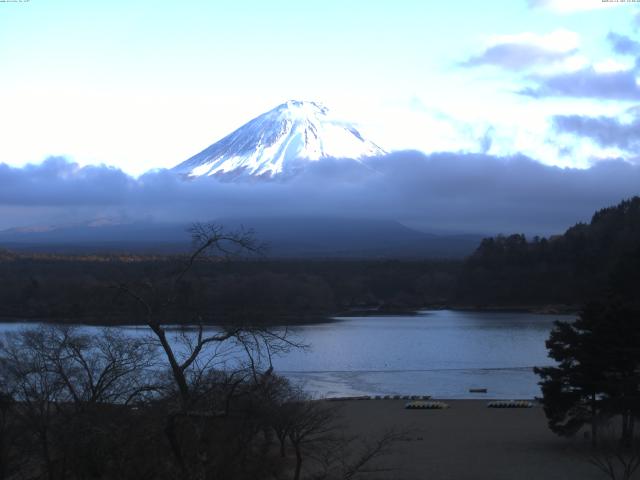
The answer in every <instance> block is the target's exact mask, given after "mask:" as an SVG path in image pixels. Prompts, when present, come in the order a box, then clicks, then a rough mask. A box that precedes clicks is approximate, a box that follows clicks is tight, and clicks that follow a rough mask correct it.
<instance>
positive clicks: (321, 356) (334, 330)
mask: <svg viewBox="0 0 640 480" xmlns="http://www.w3.org/2000/svg"><path fill="white" fill-rule="evenodd" d="M573 318H574V317H573V316H570V315H539V314H530V313H514V312H473V311H457V310H433V311H424V312H419V313H418V314H417V315H410V316H409V315H394V316H367V317H339V318H336V319H335V321H333V322H329V323H321V324H313V325H306V326H301V327H295V329H294V332H295V335H296V336H297V338H298V339H299V340H301V341H303V342H304V343H306V344H308V345H310V349H309V350H308V351H293V352H291V353H289V354H288V355H286V356H284V357H280V358H276V359H274V362H273V363H274V368H275V371H276V372H279V373H281V374H283V375H285V376H286V377H288V378H290V379H291V380H293V381H295V382H298V383H300V384H302V385H303V386H304V388H305V389H306V390H307V391H309V392H310V393H311V394H313V395H315V396H323V397H324V396H329V397H335V396H352V395H431V396H433V397H436V398H500V399H511V398H533V397H535V396H539V395H540V389H539V387H538V385H537V382H538V377H537V376H536V375H535V374H534V373H533V371H532V369H533V367H534V366H544V365H551V364H552V363H553V362H552V360H550V359H549V358H548V357H547V351H546V348H545V344H544V342H545V340H546V339H547V337H548V336H549V332H550V330H551V328H552V327H553V321H554V320H563V321H570V320H572V319H573ZM25 325H26V324H21V323H2V324H0V333H2V332H7V331H12V330H17V329H20V328H23V327H24V326H25ZM97 328H99V327H83V330H87V331H89V332H90V331H94V330H95V329H97ZM125 331H127V332H129V333H131V334H135V335H139V334H144V333H146V328H144V327H133V328H132V327H126V328H125ZM470 388H486V389H487V393H486V394H478V393H470V392H469V389H470Z"/></svg>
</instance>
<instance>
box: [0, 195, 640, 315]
mask: <svg viewBox="0 0 640 480" xmlns="http://www.w3.org/2000/svg"><path fill="white" fill-rule="evenodd" d="M185 235H187V233H186V232H185ZM639 245H640V198H639V197H634V198H632V199H629V200H625V201H623V202H621V203H620V204H618V205H616V206H613V207H608V208H604V209H602V210H599V211H598V212H596V213H595V214H594V215H593V218H592V219H591V222H590V223H588V224H585V223H579V224H576V225H575V226H573V227H571V228H569V229H568V230H567V231H566V232H565V233H564V234H562V235H556V236H551V237H549V238H540V237H534V238H532V239H527V238H526V237H525V236H524V235H522V234H512V235H499V236H496V237H492V238H486V239H484V240H483V241H482V242H481V244H480V245H479V246H478V248H477V249H476V251H475V252H474V253H473V254H472V255H471V256H470V257H468V258H467V259H465V260H463V261H460V260H446V259H434V260H430V259H423V260H392V259H379V260H345V259H340V260H335V259H299V260H291V259H288V260H284V259H276V258H269V257H268V256H255V255H253V256H245V257H232V258H227V259H221V258H219V257H215V258H212V257H203V258H201V259H199V261H198V262H197V264H196V265H194V268H193V275H191V276H190V277H189V278H188V279H187V278H185V279H182V280H181V283H180V285H179V289H178V292H179V293H178V296H179V300H180V301H179V302H177V303H176V304H175V310H174V311H171V312H167V315H169V316H170V320H171V322H173V323H189V322H193V321H194V317H193V314H192V313H193V312H195V311H198V312H203V311H204V312H207V313H206V315H205V317H204V318H201V321H204V322H205V323H219V324H228V323H243V324H245V323H265V322H266V323H270V324H274V323H283V324H284V323H287V324H291V323H298V322H306V321H313V320H316V319H326V318H327V317H328V316H331V315H341V314H352V313H367V312H369V313H393V312H409V311H413V310H417V309H420V308H441V307H459V308H487V309H491V308H515V309H534V310H544V309H548V308H551V309H554V308H555V309H563V310H571V309H575V308H577V306H578V305H581V304H582V303H583V302H584V301H585V299H589V298H591V297H592V296H593V295H595V294H597V293H598V292H603V291H605V290H606V289H608V288H614V287H615V288H616V289H618V290H620V289H623V290H624V289H629V288H633V285H634V284H637V279H638V273H637V272H638V271H640V269H639V268H638V266H639V265H640V247H639ZM182 262H184V257H181V256H157V255H156V256H154V255H147V256H145V255H133V254H124V253H123V254H117V255H116V254H112V255H76V256H73V255H55V254H19V253H15V252H11V251H6V250H5V251H1V252H0V284H1V285H2V289H0V317H2V318H4V319H7V320H9V319H34V320H52V321H56V322H63V323H64V322H69V323H93V324H123V323H140V319H139V318H138V317H139V314H140V312H139V311H138V310H137V309H136V306H135V305H133V304H132V303H131V299H128V298H125V297H123V296H122V295H120V294H119V293H118V288H117V286H118V285H121V284H123V283H124V284H129V283H132V284H138V285H145V284H146V285H154V284H161V283H162V282H164V281H166V279H167V278H170V277H171V275H172V272H175V271H176V270H177V269H179V268H180V267H181V265H182ZM634 282H635V283H634Z"/></svg>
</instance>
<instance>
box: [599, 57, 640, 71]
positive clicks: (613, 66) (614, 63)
mask: <svg viewBox="0 0 640 480" xmlns="http://www.w3.org/2000/svg"><path fill="white" fill-rule="evenodd" d="M632 68H633V62H627V63H622V62H619V61H618V60H614V59H613V58H607V59H606V60H603V61H601V62H597V63H594V64H593V69H594V70H595V71H596V72H598V73H614V72H626V71H629V70H631V69H632Z"/></svg>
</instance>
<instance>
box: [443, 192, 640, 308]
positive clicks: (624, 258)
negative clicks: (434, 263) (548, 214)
mask: <svg viewBox="0 0 640 480" xmlns="http://www.w3.org/2000/svg"><path fill="white" fill-rule="evenodd" d="M639 264H640V197H634V198H632V199H630V200H625V201H623V202H621V203H620V204H618V205H616V206H614V207H609V208H604V209H602V210H600V211H598V212H596V213H595V214H594V215H593V218H592V219H591V222H590V223H589V224H583V223H579V224H577V225H575V226H573V227H571V228H570V229H568V230H567V231H566V232H565V233H564V235H559V236H555V237H550V238H549V239H546V238H537V237H536V238H534V239H533V240H531V241H528V240H527V239H526V238H525V236H524V235H510V236H498V237H495V238H488V239H485V240H483V241H482V243H481V245H480V246H479V247H478V249H477V250H476V252H475V253H474V254H473V255H472V256H471V257H470V258H469V259H468V260H467V261H466V263H465V265H464V268H463V269H462V273H461V276H460V279H459V283H458V290H457V294H456V297H457V299H458V300H459V301H460V302H463V303H469V304H478V305H505V306H508V305H513V306H517V305H541V304H569V305H579V304H582V303H583V302H584V301H586V300H588V299H590V298H593V296H597V295H600V294H602V292H605V291H607V290H611V289H612V288H615V289H629V288H632V287H631V285H633V284H634V280H633V279H634V278H635V279H636V281H635V282H636V283H635V284H636V285H637V275H638V274H637V272H638V268H637V267H638V265H639ZM614 283H615V285H614Z"/></svg>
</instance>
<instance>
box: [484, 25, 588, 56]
mask: <svg viewBox="0 0 640 480" xmlns="http://www.w3.org/2000/svg"><path fill="white" fill-rule="evenodd" d="M488 43H489V45H490V46H495V45H500V44H512V45H513V44H515V45H531V46H536V47H539V48H541V49H543V50H547V51H550V52H559V53H566V52H571V51H573V50H576V49H577V48H578V47H579V46H580V35H578V34H577V33H576V32H572V31H570V30H563V29H560V30H555V31H553V32H551V33H548V34H544V35H540V34H537V33H531V32H524V33H518V34H515V35H493V36H491V37H489V41H488Z"/></svg>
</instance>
